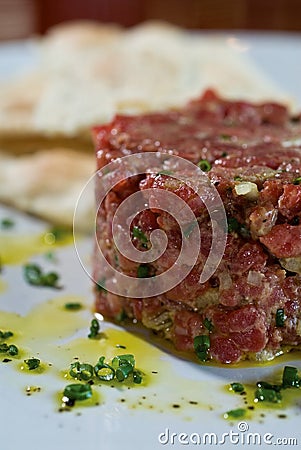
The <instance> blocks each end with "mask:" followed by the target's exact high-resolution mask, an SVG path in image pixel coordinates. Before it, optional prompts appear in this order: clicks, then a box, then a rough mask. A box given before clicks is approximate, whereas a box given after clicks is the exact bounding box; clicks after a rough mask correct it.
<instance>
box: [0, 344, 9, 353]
mask: <svg viewBox="0 0 301 450" xmlns="http://www.w3.org/2000/svg"><path fill="white" fill-rule="evenodd" d="M7 351H8V345H7V343H6V342H3V343H2V344H0V353H7Z"/></svg>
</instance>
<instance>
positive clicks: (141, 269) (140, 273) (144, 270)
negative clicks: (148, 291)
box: [137, 264, 149, 278]
mask: <svg viewBox="0 0 301 450" xmlns="http://www.w3.org/2000/svg"><path fill="white" fill-rule="evenodd" d="M148 276H149V267H148V266H147V265H143V264H140V265H139V266H138V269H137V277H138V278H147V277H148Z"/></svg>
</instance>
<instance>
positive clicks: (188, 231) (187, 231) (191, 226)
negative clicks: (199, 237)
mask: <svg viewBox="0 0 301 450" xmlns="http://www.w3.org/2000/svg"><path fill="white" fill-rule="evenodd" d="M196 225H198V221H197V220H194V221H193V222H191V223H190V224H189V225H188V226H187V228H185V230H184V231H183V235H184V237H185V238H189V236H190V235H191V233H192V231H193V230H194V227H195V226H196Z"/></svg>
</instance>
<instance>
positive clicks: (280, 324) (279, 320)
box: [276, 308, 286, 327]
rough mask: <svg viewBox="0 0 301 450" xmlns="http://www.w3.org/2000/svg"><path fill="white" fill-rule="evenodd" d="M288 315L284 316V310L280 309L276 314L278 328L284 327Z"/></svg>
mask: <svg viewBox="0 0 301 450" xmlns="http://www.w3.org/2000/svg"><path fill="white" fill-rule="evenodd" d="M285 319H286V315H285V314H284V309H283V308H279V309H277V312H276V327H284V323H285Z"/></svg>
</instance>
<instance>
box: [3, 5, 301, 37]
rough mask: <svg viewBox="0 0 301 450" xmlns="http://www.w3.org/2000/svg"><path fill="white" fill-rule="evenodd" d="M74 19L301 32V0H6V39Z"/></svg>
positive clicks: (126, 23) (4, 25)
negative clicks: (158, 21)
mask: <svg viewBox="0 0 301 450" xmlns="http://www.w3.org/2000/svg"><path fill="white" fill-rule="evenodd" d="M74 19H93V20H99V21H102V22H115V23H118V24H120V25H123V26H126V27H128V26H132V25H135V24H137V23H140V22H143V21H145V20H149V19H161V20H166V21H168V22H171V23H174V24H176V25H181V26H183V27H186V28H191V29H205V30H206V29H217V30H223V29H224V30H226V29H232V30H283V31H301V1H300V0H0V40H10V39H20V38H25V37H28V36H31V35H32V34H42V33H45V32H46V31H47V29H48V28H50V27H51V26H53V25H55V24H57V23H60V22H63V21H66V20H74Z"/></svg>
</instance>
